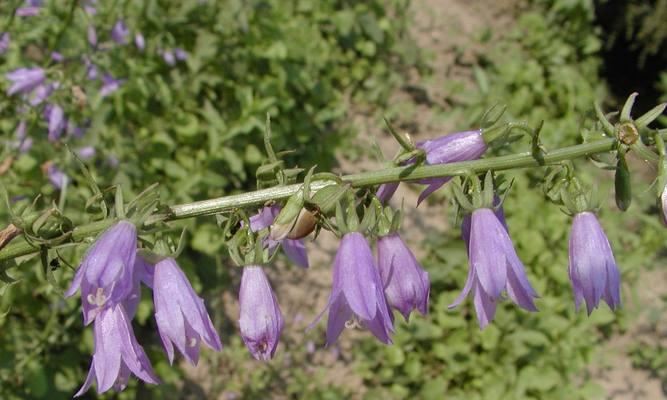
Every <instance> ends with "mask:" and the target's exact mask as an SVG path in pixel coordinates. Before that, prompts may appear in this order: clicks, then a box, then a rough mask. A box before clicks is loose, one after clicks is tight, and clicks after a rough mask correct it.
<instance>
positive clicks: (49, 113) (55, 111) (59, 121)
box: [44, 104, 67, 142]
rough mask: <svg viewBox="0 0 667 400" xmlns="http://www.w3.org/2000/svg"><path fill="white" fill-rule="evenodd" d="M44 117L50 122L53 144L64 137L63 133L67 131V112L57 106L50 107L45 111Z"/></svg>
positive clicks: (50, 134)
mask: <svg viewBox="0 0 667 400" xmlns="http://www.w3.org/2000/svg"><path fill="white" fill-rule="evenodd" d="M44 117H45V118H46V120H47V122H48V128H49V136H48V137H49V141H50V142H53V141H55V140H58V139H59V138H60V135H62V133H63V131H64V130H65V126H66V124H67V121H66V120H65V112H64V111H63V109H62V108H61V107H60V106H59V105H57V104H53V105H48V106H47V107H46V108H45V109H44Z"/></svg>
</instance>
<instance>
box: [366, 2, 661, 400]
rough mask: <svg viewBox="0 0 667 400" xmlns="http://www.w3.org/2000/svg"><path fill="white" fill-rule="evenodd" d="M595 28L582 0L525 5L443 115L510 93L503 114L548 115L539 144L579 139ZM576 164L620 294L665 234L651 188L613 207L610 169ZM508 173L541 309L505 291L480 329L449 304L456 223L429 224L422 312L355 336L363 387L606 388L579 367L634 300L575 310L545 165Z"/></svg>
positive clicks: (588, 103)
mask: <svg viewBox="0 0 667 400" xmlns="http://www.w3.org/2000/svg"><path fill="white" fill-rule="evenodd" d="M596 32H597V29H596V28H595V27H594V25H593V8H592V4H591V3H590V2H586V1H580V2H577V1H575V2H572V1H549V2H543V3H541V5H540V6H535V7H532V8H531V9H529V10H526V11H525V12H524V13H522V14H521V15H520V16H519V17H518V21H517V25H516V27H515V28H513V29H512V30H511V32H509V33H508V34H507V35H506V36H504V38H503V39H502V40H500V41H497V42H494V43H493V46H492V47H491V49H490V50H488V51H487V52H485V53H484V54H480V55H479V62H480V65H481V66H483V67H478V68H477V69H476V70H475V79H476V85H477V87H476V88H475V90H467V91H466V90H457V89H462V88H463V87H464V86H465V82H452V83H450V85H451V92H452V93H457V95H454V96H452V97H451V98H450V100H452V101H453V102H454V103H455V104H457V105H458V106H459V108H458V109H457V110H456V111H455V114H454V115H453V117H452V116H450V118H453V119H456V120H464V121H467V122H468V123H469V124H470V125H474V124H475V123H477V121H478V120H479V118H480V116H481V115H482V113H483V112H484V111H485V110H487V109H488V107H489V106H491V105H493V104H495V103H496V102H501V104H507V114H509V117H508V118H509V119H510V120H515V119H516V116H520V117H521V119H522V120H525V121H526V122H527V123H528V124H530V125H531V126H535V125H536V124H538V123H539V122H540V121H542V120H544V121H546V122H547V123H546V124H545V125H544V128H543V130H542V135H541V138H542V141H543V142H544V144H545V145H546V149H547V151H548V149H549V146H550V145H552V146H553V145H567V144H574V143H576V142H577V141H579V140H581V138H580V135H581V133H582V128H584V127H583V126H582V125H581V122H580V121H581V120H582V116H583V115H586V114H591V113H592V106H593V103H594V101H595V100H598V99H599V98H601V95H602V94H604V93H605V89H604V85H603V83H602V80H601V79H600V78H599V77H598V68H599V67H600V60H599V58H598V57H597V56H596V54H597V52H598V50H599V49H600V39H599V38H598V37H597V35H596ZM459 93H463V94H459ZM529 143H530V142H529V140H528V139H526V140H523V141H521V142H520V143H518V144H515V145H514V147H513V150H515V151H519V149H524V151H525V150H528V149H529V148H530V147H529V146H530V144H529ZM579 164H581V165H579ZM577 166H581V167H582V168H580V169H579V170H578V174H581V175H582V178H583V180H584V181H586V182H587V183H588V184H593V185H594V186H597V189H598V193H599V196H598V197H599V198H600V199H605V200H604V201H603V207H604V208H605V209H610V208H611V210H603V211H602V213H601V221H602V225H603V227H604V228H605V230H606V232H607V234H608V236H609V240H610V242H611V243H612V246H613V248H614V249H615V255H616V259H617V262H618V263H619V266H620V268H621V271H622V275H623V280H624V289H623V297H624V298H625V299H626V300H625V301H628V300H627V299H628V298H630V297H631V294H632V293H633V291H632V289H631V288H632V287H633V285H634V283H635V281H636V278H637V271H638V270H639V269H640V268H642V267H647V266H649V265H651V263H652V262H653V260H652V259H651V257H647V255H650V254H656V252H657V251H658V250H659V249H661V248H663V246H664V244H663V243H662V240H661V239H659V238H661V237H664V233H662V232H663V229H664V228H663V227H662V226H661V225H660V224H659V222H658V218H657V215H656V213H655V209H654V208H653V204H654V199H652V198H651V196H650V195H649V196H642V198H640V199H637V200H638V201H636V202H635V203H633V206H632V208H631V209H630V210H629V212H627V213H623V214H619V213H618V211H617V210H616V209H615V206H613V201H612V200H610V199H612V198H613V191H612V188H611V185H610V181H612V179H611V177H612V175H610V174H606V175H604V173H603V172H601V171H599V170H596V169H595V168H592V167H591V165H590V164H588V165H584V163H578V164H577ZM633 167H634V168H636V167H637V166H633ZM603 175H604V176H603ZM510 177H511V178H513V179H514V185H513V188H512V190H511V192H510V195H509V196H508V198H507V199H506V202H505V207H504V208H505V212H506V216H507V220H508V224H509V228H510V234H511V237H512V240H513V243H514V245H515V247H516V249H517V252H518V254H519V257H520V259H521V260H522V261H523V262H524V264H525V265H526V269H527V271H528V275H529V279H530V281H531V282H532V283H533V284H534V286H535V287H536V290H537V292H538V293H539V294H540V296H541V297H540V299H538V300H537V306H538V308H539V310H540V311H539V313H529V312H526V311H525V310H521V309H519V308H518V307H517V306H515V305H513V304H512V303H511V302H510V301H507V302H505V303H504V304H502V305H501V306H499V308H498V312H497V314H496V317H495V320H494V322H493V323H492V324H491V325H489V326H488V327H487V328H486V329H485V330H483V331H480V330H479V327H478V325H477V321H476V319H475V316H474V310H473V307H472V304H471V303H472V302H471V301H470V300H467V301H466V302H464V303H463V304H462V305H461V306H460V307H459V308H458V309H456V310H453V311H452V310H448V309H447V305H448V304H450V303H451V302H452V301H453V300H454V298H455V297H456V296H457V295H458V293H459V291H460V290H461V288H462V287H463V284H464V282H465V279H466V274H467V270H468V265H467V255H466V252H465V246H464V244H463V243H462V241H461V240H460V236H459V233H458V232H455V231H449V232H445V233H444V234H438V235H437V236H435V235H434V236H430V237H429V241H428V243H426V247H427V248H428V249H429V252H428V255H427V256H426V257H425V258H424V259H423V260H422V261H423V265H424V267H425V268H426V269H427V270H428V272H429V275H430V277H431V282H432V287H431V305H430V310H429V312H430V314H429V316H428V317H426V318H422V317H415V318H414V319H411V320H410V323H409V324H406V323H403V322H401V323H398V332H397V334H396V335H395V337H394V339H395V344H394V346H391V347H381V346H380V345H378V344H377V343H376V342H374V341H372V340H369V341H367V342H365V343H364V349H363V351H361V352H359V353H357V354H358V360H359V361H358V362H359V370H360V373H361V374H362V376H363V377H364V379H365V381H366V385H367V387H369V388H372V389H371V390H370V391H369V392H368V393H367V395H366V398H368V399H373V398H381V397H384V398H392V399H408V398H420V399H441V398H443V397H446V398H449V399H524V398H531V399H563V398H567V399H588V398H597V397H600V396H602V395H603V392H602V388H600V387H599V386H598V385H597V384H596V383H594V382H592V380H591V379H590V376H589V375H588V373H587V370H586V368H587V366H588V365H589V364H590V363H591V362H593V361H594V360H595V354H596V351H597V350H598V348H599V346H600V344H601V343H602V342H603V340H604V338H605V337H608V336H609V335H611V334H612V333H613V332H616V331H618V330H619V329H624V327H627V325H628V324H629V322H630V321H631V320H632V319H633V312H634V310H629V311H627V312H626V311H623V310H622V311H621V312H618V313H612V312H610V311H609V309H608V308H607V307H606V305H604V304H603V305H601V306H600V309H598V310H596V311H595V312H594V313H593V314H592V315H591V316H590V317H587V316H586V313H585V312H584V311H581V312H580V313H576V312H575V310H574V302H573V300H572V294H571V287H570V282H569V279H568V274H567V265H568V237H569V229H570V226H569V225H570V219H569V218H568V217H567V216H566V215H564V214H563V213H562V212H561V210H559V209H558V207H557V206H554V205H552V204H549V203H548V202H547V201H546V198H545V197H544V195H543V194H542V193H541V188H540V186H539V185H538V183H539V182H540V181H541V180H542V179H543V177H542V172H540V171H537V170H535V171H526V172H516V173H512V174H510ZM600 182H601V183H600ZM633 183H634V185H635V187H639V188H640V190H638V191H635V193H637V192H641V191H642V190H646V189H647V187H648V182H645V181H642V178H641V177H640V175H639V174H638V173H635V174H634V175H633ZM646 214H654V215H653V216H651V217H647V216H646ZM626 227H632V228H631V229H626ZM420 245H421V246H423V244H420ZM397 318H399V319H400V317H399V316H398V314H397ZM378 353H379V354H380V355H378ZM658 359H660V360H662V357H658Z"/></svg>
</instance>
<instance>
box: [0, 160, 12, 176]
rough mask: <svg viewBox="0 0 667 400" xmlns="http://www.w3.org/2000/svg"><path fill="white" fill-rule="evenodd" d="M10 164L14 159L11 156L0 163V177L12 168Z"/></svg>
mask: <svg viewBox="0 0 667 400" xmlns="http://www.w3.org/2000/svg"><path fill="white" fill-rule="evenodd" d="M12 163H14V157H12V156H8V157H7V158H5V159H4V160H2V161H0V175H4V174H5V172H7V171H9V168H11V167H12Z"/></svg>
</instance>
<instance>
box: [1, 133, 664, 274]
mask: <svg viewBox="0 0 667 400" xmlns="http://www.w3.org/2000/svg"><path fill="white" fill-rule="evenodd" d="M660 134H661V135H662V137H663V138H665V139H667V132H660ZM616 145H617V141H616V139H613V138H607V139H601V140H597V141H594V142H590V143H584V144H579V145H575V146H569V147H563V148H560V149H557V150H553V151H550V152H548V153H545V154H544V155H543V158H542V159H541V160H537V159H535V157H534V155H533V154H532V153H531V152H524V153H518V154H512V155H507V156H500V157H491V158H486V159H480V160H474V161H463V162H457V163H451V164H441V165H422V166H406V167H393V168H387V169H382V170H378V171H369V172H362V173H358V174H351V175H345V176H342V177H341V179H342V181H343V182H344V183H347V184H349V185H351V186H352V187H354V188H362V187H369V186H375V185H380V184H383V183H391V182H401V181H413V180H418V179H425V178H443V177H448V176H459V175H465V174H468V173H470V172H473V173H480V172H485V171H503V170H509V169H519V168H530V167H542V166H545V165H552V164H556V163H559V162H561V161H566V160H573V159H576V158H581V157H587V156H591V155H594V154H598V153H605V152H609V151H612V150H614V149H615V148H616ZM334 183H335V182H334V181H333V180H323V181H322V180H320V181H314V182H312V183H311V190H313V191H317V190H319V189H321V188H323V187H325V186H328V185H332V184H334ZM301 185H302V184H300V183H298V184H292V185H287V186H275V187H271V188H267V189H261V190H256V191H253V192H249V193H242V194H236V195H231V196H224V197H219V198H215V199H209V200H202V201H197V202H193V203H186V204H178V205H173V206H170V207H168V212H167V214H166V215H164V216H163V217H164V218H162V219H163V220H164V221H174V220H179V219H184V218H192V217H197V216H204V215H213V214H217V213H221V212H227V211H231V210H234V209H238V208H246V207H252V206H261V205H263V204H264V203H266V202H268V201H270V200H283V199H286V198H288V197H290V196H291V195H293V194H295V193H296V192H297V191H298V190H299V189H300V188H301ZM114 222H115V221H114V220H104V221H97V222H93V223H90V224H86V225H81V226H78V227H76V228H75V229H74V230H73V232H72V236H71V239H70V241H71V242H77V241H80V240H82V239H84V238H86V237H89V236H93V235H96V234H98V233H99V232H102V231H103V230H105V229H107V228H108V227H109V226H111V225H112V224H113V223H114ZM36 252H38V248H36V247H35V246H33V245H31V244H29V243H27V242H26V241H22V242H18V243H12V244H10V245H8V246H7V247H5V248H4V249H2V250H0V262H4V261H7V260H10V259H13V258H16V257H20V256H24V255H28V254H33V253H36Z"/></svg>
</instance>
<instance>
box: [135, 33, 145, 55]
mask: <svg viewBox="0 0 667 400" xmlns="http://www.w3.org/2000/svg"><path fill="white" fill-rule="evenodd" d="M134 45H135V46H137V49H139V50H141V51H144V49H145V48H146V39H144V35H142V34H141V32H137V33H136V34H135V35H134Z"/></svg>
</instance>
